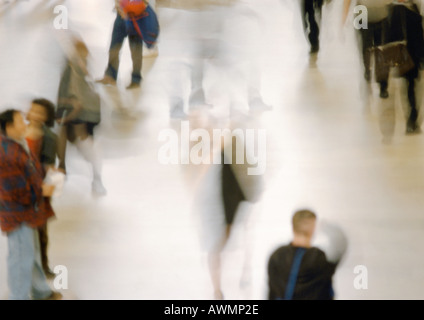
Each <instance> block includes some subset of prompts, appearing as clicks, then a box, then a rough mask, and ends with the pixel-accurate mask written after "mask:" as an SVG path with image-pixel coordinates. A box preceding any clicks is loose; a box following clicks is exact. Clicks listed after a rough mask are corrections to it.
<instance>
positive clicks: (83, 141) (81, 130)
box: [75, 124, 106, 195]
mask: <svg viewBox="0 0 424 320" xmlns="http://www.w3.org/2000/svg"><path fill="white" fill-rule="evenodd" d="M75 134H76V136H77V139H76V146H77V148H78V150H79V152H80V153H81V154H82V155H83V157H84V158H85V159H86V160H87V161H88V162H89V163H90V164H91V165H92V168H93V183H92V189H93V191H94V192H95V193H96V194H98V195H105V194H106V189H105V187H104V186H103V182H102V175H101V171H102V161H101V157H100V156H99V154H98V152H97V150H95V145H94V138H93V136H91V135H90V134H89V133H88V131H87V125H86V124H78V125H76V126H75Z"/></svg>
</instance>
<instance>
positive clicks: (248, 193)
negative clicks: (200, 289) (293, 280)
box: [191, 111, 263, 300]
mask: <svg viewBox="0 0 424 320" xmlns="http://www.w3.org/2000/svg"><path fill="white" fill-rule="evenodd" d="M205 112H206V113H208V111H205ZM193 114H194V113H193V112H192V113H191V117H192V118H191V120H195V118H193ZM195 114H198V113H197V112H195ZM201 122H202V123H203V124H204V123H207V125H206V126H204V127H203V130H207V131H208V130H209V131H210V132H212V129H216V128H217V126H220V124H219V123H220V122H219V120H217V119H215V118H213V117H209V119H206V120H205V119H203V120H202V121H201ZM224 127H226V125H224ZM227 129H228V128H227ZM209 142H212V141H209ZM218 142H219V141H218ZM220 142H221V143H212V144H213V145H211V148H210V149H209V150H211V153H210V154H203V155H202V156H203V157H205V158H208V159H209V160H210V162H208V163H210V164H206V165H204V166H202V168H201V170H202V172H201V173H198V174H197V177H198V179H199V180H198V181H197V186H198V189H197V190H196V193H195V207H194V211H195V213H196V214H199V216H200V220H201V237H202V241H203V245H204V248H205V249H206V251H207V260H208V268H209V274H210V277H211V281H212V286H213V290H214V293H213V294H214V298H215V299H217V300H222V299H224V293H223V290H222V282H221V280H222V273H223V270H222V265H223V263H222V253H223V251H224V249H225V247H226V245H227V243H228V241H229V239H230V237H231V235H232V232H233V230H234V226H235V225H236V223H245V222H246V220H247V215H248V214H249V210H250V209H251V206H250V205H253V204H255V203H257V202H258V201H259V199H260V196H261V194H262V187H263V185H262V183H263V180H262V176H260V175H249V174H248V168H250V164H249V163H248V161H247V158H244V159H240V154H242V155H243V156H245V157H247V153H248V152H252V150H249V147H248V146H247V145H246V144H244V143H245V141H244V140H243V139H241V137H240V136H238V135H237V134H235V133H233V135H232V134H231V133H229V135H226V134H225V133H224V134H223V135H222V136H221V141H220ZM242 150H243V152H242ZM192 166H199V165H198V164H197V165H194V164H192ZM245 263H247V261H245ZM244 267H245V268H246V265H245V266H244ZM244 271H246V270H244ZM243 276H244V275H242V279H241V281H242V280H245V279H243Z"/></svg>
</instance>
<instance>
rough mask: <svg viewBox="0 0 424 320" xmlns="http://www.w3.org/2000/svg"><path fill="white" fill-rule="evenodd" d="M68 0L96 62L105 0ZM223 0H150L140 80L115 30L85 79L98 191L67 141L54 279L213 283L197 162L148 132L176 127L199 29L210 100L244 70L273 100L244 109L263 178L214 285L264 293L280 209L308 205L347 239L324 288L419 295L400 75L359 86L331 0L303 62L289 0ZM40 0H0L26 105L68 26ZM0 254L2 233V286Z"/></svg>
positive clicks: (414, 164) (418, 153) (85, 285)
mask: <svg viewBox="0 0 424 320" xmlns="http://www.w3.org/2000/svg"><path fill="white" fill-rule="evenodd" d="M68 2H69V3H66V2H65V5H66V6H67V8H68V10H69V22H70V24H69V27H70V28H72V29H73V30H77V31H79V32H80V33H81V35H82V37H83V38H84V40H86V41H87V44H88V46H89V48H90V51H91V53H92V58H91V60H90V70H91V72H92V76H93V77H94V78H100V77H101V76H102V75H103V71H104V68H105V65H106V63H107V51H108V45H109V41H110V40H109V39H110V34H111V30H112V24H113V20H114V13H113V12H112V7H113V4H112V2H113V1H109V2H110V3H108V4H107V5H105V3H106V2H107V1H104V0H91V1H82V0H72V1H68ZM221 2H222V1H221ZM233 2H234V3H232V5H231V6H216V7H215V6H212V7H206V8H201V9H197V10H196V9H195V8H194V7H190V6H184V7H183V8H179V9H175V8H169V7H163V6H161V5H160V2H159V1H158V4H159V5H158V7H157V13H158V16H159V20H160V23H161V36H160V41H159V44H158V48H159V55H158V56H157V57H153V58H152V57H146V58H145V59H144V68H143V77H144V81H143V86H142V88H141V90H140V91H137V90H136V91H132V92H128V91H126V90H125V86H126V85H127V84H128V81H129V74H130V71H131V62H130V56H129V49H128V46H127V45H125V46H124V51H123V54H122V65H121V72H120V76H119V79H118V87H117V88H115V89H114V88H105V87H101V86H100V87H99V90H100V93H101V95H102V98H103V100H104V107H103V122H102V124H101V125H100V127H99V128H98V131H97V142H98V145H99V147H101V149H102V154H103V160H104V162H103V163H104V182H105V186H106V188H107V190H108V194H107V196H105V197H103V198H93V197H92V195H91V190H90V168H89V166H88V164H87V163H86V162H85V161H84V160H83V159H82V158H81V156H80V155H79V154H78V153H76V150H75V149H73V148H72V146H71V147H70V149H69V153H68V155H69V159H68V164H69V169H68V170H69V175H68V179H67V182H66V186H65V190H64V194H63V195H62V197H60V198H57V199H55V200H54V208H55V210H56V214H57V219H55V220H54V221H52V222H51V223H50V224H49V226H50V239H51V246H50V251H49V254H50V259H51V264H52V266H57V265H61V266H65V267H66V268H67V270H68V289H67V290H62V292H64V293H65V296H66V297H68V298H69V299H72V298H77V299H153V300H159V299H160V300H162V299H173V300H175V299H182V300H186V299H200V300H203V299H212V298H213V290H212V287H211V282H210V278H209V274H208V268H207V263H206V252H205V251H204V250H203V247H202V242H203V240H204V239H203V237H202V235H203V234H202V232H201V229H200V224H199V219H198V218H199V216H198V212H195V211H193V210H192V208H193V206H192V205H193V203H194V200H195V199H194V195H195V191H196V187H195V186H194V185H193V174H194V175H195V174H196V172H197V171H191V170H190V169H188V168H186V167H185V166H179V165H163V164H160V163H159V161H158V159H157V154H158V150H159V148H160V147H161V146H162V144H163V142H160V141H158V139H157V138H158V134H159V132H161V130H164V129H166V128H174V127H178V121H176V120H170V117H169V114H170V106H169V98H170V97H171V95H175V94H183V98H184V99H187V95H188V89H189V82H188V80H189V73H190V67H191V66H195V65H197V64H196V63H197V62H196V61H198V59H196V44H197V45H198V44H203V45H206V46H208V49H209V50H207V52H208V53H211V52H212V53H213V55H212V57H210V59H208V60H206V62H205V63H206V71H207V73H206V77H205V82H204V85H205V88H206V93H207V98H208V102H210V103H211V104H213V105H214V110H217V112H218V114H221V115H222V112H223V111H224V112H225V111H226V110H228V107H229V106H230V105H237V106H245V105H246V97H247V94H246V93H247V90H246V88H248V86H249V83H250V84H252V85H254V86H255V85H256V86H257V85H258V83H259V82H260V83H261V87H257V88H259V89H261V92H262V96H263V98H264V100H265V101H266V102H267V103H268V104H270V105H272V106H273V110H271V111H267V112H265V113H262V114H256V118H255V119H256V120H257V121H255V125H256V126H259V127H260V128H263V129H266V133H267V170H266V173H265V175H264V180H265V182H266V183H265V190H264V193H263V195H262V198H261V199H260V201H259V202H258V203H256V204H255V205H253V206H251V208H250V209H251V212H250V214H249V215H246V216H243V217H241V218H243V219H241V221H240V223H238V224H236V225H235V230H234V234H233V237H232V238H231V241H230V243H229V244H228V246H227V248H226V250H225V252H224V264H223V291H224V295H225V298H226V299H266V291H267V288H266V286H267V283H266V281H267V276H266V264H267V258H268V256H269V255H270V253H271V252H272V250H274V249H275V248H276V246H278V245H280V244H285V243H286V242H287V241H289V240H290V237H291V231H290V217H291V215H292V213H293V212H294V210H296V209H298V208H301V207H309V208H312V209H313V210H315V211H316V212H317V214H318V217H319V219H320V221H321V222H328V223H331V224H333V225H335V226H337V227H338V228H341V229H342V230H344V233H345V235H346V237H347V239H348V249H347V250H346V252H345V255H344V258H343V260H342V262H341V264H340V266H339V268H338V269H337V272H336V275H335V278H334V281H335V284H334V287H335V292H336V298H337V299H342V300H344V299H423V298H424V293H423V291H422V284H423V283H424V269H423V268H422V266H423V264H424V259H423V258H422V257H421V250H422V249H420V248H422V245H423V244H424V233H423V232H422V230H423V229H424V215H423V207H424V197H422V194H423V192H424V161H423V160H424V149H423V148H422V145H423V135H416V136H406V135H405V133H404V132H405V114H404V111H403V109H404V107H403V106H404V105H405V101H404V95H402V92H403V91H404V90H403V84H402V82H401V81H399V80H393V81H391V86H390V94H391V97H390V99H389V100H387V101H384V103H382V102H381V101H380V99H379V98H378V95H377V92H376V88H375V87H374V86H373V87H371V89H372V91H371V94H370V98H369V99H368V95H367V94H366V90H367V88H366V86H364V85H363V84H362V71H361V70H362V69H361V65H360V58H359V56H358V50H357V43H356V40H355V35H354V31H353V30H350V29H349V28H346V27H342V26H341V23H340V19H339V18H340V16H339V14H338V13H339V12H340V10H341V1H333V2H332V4H331V5H328V6H327V7H325V9H324V12H323V25H322V33H321V39H322V42H321V48H322V50H321V52H320V54H319V56H318V59H317V61H316V64H314V63H310V62H309V56H308V47H307V43H306V40H305V37H304V35H303V30H302V26H301V22H300V18H299V11H298V10H299V8H298V6H297V2H298V1H294V0H293V1H289V0H284V1H278V0H245V1H242V0H234V1H233ZM49 3H50V4H51V5H54V1H50V2H49V1H42V0H28V1H23V0H22V1H20V0H16V1H15V4H0V47H1V50H0V57H1V59H0V75H1V76H0V96H1V99H0V108H1V109H5V108H6V107H9V106H14V107H16V108H20V109H22V110H26V108H28V102H29V101H30V99H31V98H33V97H35V96H37V97H38V96H42V97H46V98H49V99H52V100H55V99H56V91H57V86H58V81H59V75H60V70H61V63H62V59H61V50H60V47H59V45H58V42H57V40H58V39H61V38H62V36H63V33H65V32H66V31H64V30H55V29H53V19H54V18H55V15H54V13H53V12H52V10H53V9H52V7H49V6H48V4H49ZM62 32H63V33H62ZM258 79H260V80H261V81H257V80H258ZM368 89H369V88H368ZM390 132H393V135H392V136H391V139H385V141H386V140H390V141H389V142H387V143H383V133H384V135H385V136H386V138H387V135H388V134H390ZM193 172H194V173H193ZM321 230H322V229H319V230H318V233H317V239H316V244H317V245H320V246H321V247H322V248H323V249H325V250H326V251H327V252H328V253H329V254H330V253H331V252H333V251H334V250H337V249H338V248H339V247H340V246H341V245H342V243H338V242H335V243H332V244H331V245H328V244H326V243H325V240H326V239H325V238H324V236H325V235H326V234H325V233H324V232H323V231H321ZM327 235H328V234H327ZM203 236H204V235H203ZM6 257H7V238H6V237H5V236H4V235H2V236H1V237H0V297H5V296H6V294H7V281H6V279H7V277H6ZM245 262H247V263H245ZM245 266H247V268H246V269H245V268H244V267H245ZM357 266H364V267H365V268H366V270H367V271H368V273H367V276H368V277H367V280H368V283H367V289H362V290H361V289H358V288H355V286H354V282H355V278H356V277H357V276H358V275H359V274H356V273H355V268H356V267H357ZM362 270H364V269H362ZM244 271H245V272H244ZM242 276H243V280H244V281H242V282H241V281H240V280H241V278H242ZM362 276H364V273H362Z"/></svg>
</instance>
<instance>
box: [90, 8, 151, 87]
mask: <svg viewBox="0 0 424 320" xmlns="http://www.w3.org/2000/svg"><path fill="white" fill-rule="evenodd" d="M144 2H145V5H146V11H147V12H148V13H149V14H155V12H154V9H153V8H152V7H151V5H150V3H148V2H147V1H144ZM153 4H154V5H155V3H153ZM115 10H116V11H117V13H116V18H115V22H114V24H113V31H112V40H111V43H110V47H109V60H108V65H107V68H106V71H105V75H104V77H103V79H101V80H98V82H99V83H102V84H106V85H116V80H117V78H118V71H119V64H120V53H121V49H122V45H123V43H124V40H125V38H127V37H128V42H129V46H130V51H131V59H132V66H133V70H132V74H131V83H130V84H129V85H128V86H127V89H135V88H139V87H140V83H141V81H142V75H141V71H142V67H143V39H142V38H141V37H140V35H139V34H137V33H130V32H129V30H128V28H127V20H128V17H127V16H126V15H125V13H124V11H123V10H122V7H121V5H120V0H115ZM148 49H150V48H148ZM152 49H153V48H152ZM154 52H155V51H154V50H153V52H151V53H154ZM156 52H157V51H156Z"/></svg>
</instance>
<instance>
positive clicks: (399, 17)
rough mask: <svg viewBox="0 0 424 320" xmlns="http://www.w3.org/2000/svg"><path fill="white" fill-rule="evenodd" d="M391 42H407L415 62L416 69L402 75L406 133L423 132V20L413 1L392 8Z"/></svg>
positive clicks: (402, 2) (395, 2) (403, 0)
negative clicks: (419, 85) (420, 117)
mask: <svg viewBox="0 0 424 320" xmlns="http://www.w3.org/2000/svg"><path fill="white" fill-rule="evenodd" d="M390 10H391V12H390V26H389V35H388V38H389V42H396V41H406V46H407V48H408V52H409V54H410V55H411V58H412V60H413V61H414V68H413V69H412V70H410V71H409V72H407V73H406V74H404V75H402V77H403V78H404V79H405V80H406V83H407V96H408V99H407V100H408V105H409V108H408V115H407V122H406V133H407V134H416V133H420V132H421V128H420V124H419V123H418V115H419V107H420V104H421V102H422V96H421V94H420V95H418V94H417V92H416V91H417V90H416V89H417V82H418V80H419V76H420V70H422V66H423V62H424V35H423V33H424V32H423V18H422V16H421V14H420V11H419V9H418V7H417V5H416V4H415V3H414V2H413V1H411V0H397V1H394V2H393V6H392V7H391V8H390Z"/></svg>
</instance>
